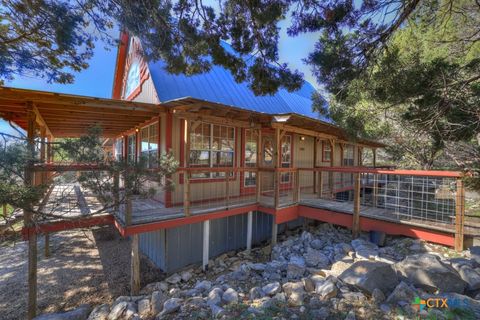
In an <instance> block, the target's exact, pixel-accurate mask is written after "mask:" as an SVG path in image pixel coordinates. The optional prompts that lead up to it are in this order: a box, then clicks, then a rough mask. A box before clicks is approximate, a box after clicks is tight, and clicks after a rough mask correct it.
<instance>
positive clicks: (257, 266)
mask: <svg viewBox="0 0 480 320" xmlns="http://www.w3.org/2000/svg"><path fill="white" fill-rule="evenodd" d="M248 266H249V268H250V269H251V270H253V271H256V272H263V271H265V268H266V265H265V264H263V263H251V264H249V265H248Z"/></svg>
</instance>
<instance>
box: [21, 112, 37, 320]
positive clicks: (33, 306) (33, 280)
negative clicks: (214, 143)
mask: <svg viewBox="0 0 480 320" xmlns="http://www.w3.org/2000/svg"><path fill="white" fill-rule="evenodd" d="M27 107H28V126H27V141H28V150H29V154H30V157H31V159H30V160H29V163H30V164H32V163H33V154H34V151H35V124H36V114H35V112H34V110H33V105H32V104H30V105H29V106H27ZM30 164H29V165H28V166H27V168H26V170H25V182H26V184H27V187H28V186H33V184H34V181H33V179H34V174H33V172H32V171H31V169H30V168H31V165H30ZM29 207H31V208H33V203H30V204H29ZM23 223H24V227H25V228H32V227H33V226H34V221H33V209H32V210H28V209H27V210H25V211H24V220H23ZM36 313H37V235H36V234H35V233H34V234H32V235H30V237H29V238H28V312H27V318H28V319H29V320H30V319H33V318H35V316H36Z"/></svg>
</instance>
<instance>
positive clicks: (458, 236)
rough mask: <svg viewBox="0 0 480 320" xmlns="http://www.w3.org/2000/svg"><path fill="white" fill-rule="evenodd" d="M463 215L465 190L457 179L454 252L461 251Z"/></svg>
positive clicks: (461, 182)
mask: <svg viewBox="0 0 480 320" xmlns="http://www.w3.org/2000/svg"><path fill="white" fill-rule="evenodd" d="M464 215H465V189H464V187H463V181H462V179H461V178H457V193H456V196H455V250H456V251H458V252H460V251H462V250H463V219H464Z"/></svg>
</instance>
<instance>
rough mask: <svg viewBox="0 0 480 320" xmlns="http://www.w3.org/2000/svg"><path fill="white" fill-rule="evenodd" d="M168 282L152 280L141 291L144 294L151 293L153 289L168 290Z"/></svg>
mask: <svg viewBox="0 0 480 320" xmlns="http://www.w3.org/2000/svg"><path fill="white" fill-rule="evenodd" d="M167 290H168V284H167V283H166V282H163V281H160V282H152V283H149V284H147V285H146V286H145V287H144V288H143V289H142V290H141V291H140V292H141V293H142V294H151V293H152V292H153V291H164V292H165V291H167Z"/></svg>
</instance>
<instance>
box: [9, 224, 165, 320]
mask: <svg viewBox="0 0 480 320" xmlns="http://www.w3.org/2000/svg"><path fill="white" fill-rule="evenodd" d="M50 246H51V249H50V251H51V256H50V258H45V257H44V255H43V253H44V250H43V249H44V242H43V237H42V238H41V239H39V243H38V311H39V313H44V312H53V311H59V310H68V309H71V308H73V307H76V306H78V305H80V304H84V303H89V304H92V305H93V304H100V303H108V302H110V301H111V299H112V297H115V296H118V295H123V294H128V292H129V282H130V254H129V253H130V243H129V241H128V240H127V239H122V238H121V237H120V236H119V235H118V233H117V232H116V231H115V230H114V229H113V228H112V227H110V226H108V227H102V228H98V229H94V230H91V231H90V230H87V231H81V230H76V231H68V232H61V233H57V234H54V235H52V236H51V237H50ZM26 249H27V246H26V243H25V242H17V243H16V244H15V245H14V246H11V245H10V246H7V245H0V319H24V318H25V314H26V312H25V309H26V299H27V284H26V274H27V272H26V271H27V263H26V261H27V260H26V259H27V251H26ZM162 276H163V275H162V274H161V272H160V271H159V270H158V269H156V268H154V267H152V265H151V264H150V263H149V262H148V261H147V260H146V259H144V258H143V259H142V283H149V282H152V281H156V280H158V279H160V278H162Z"/></svg>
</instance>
